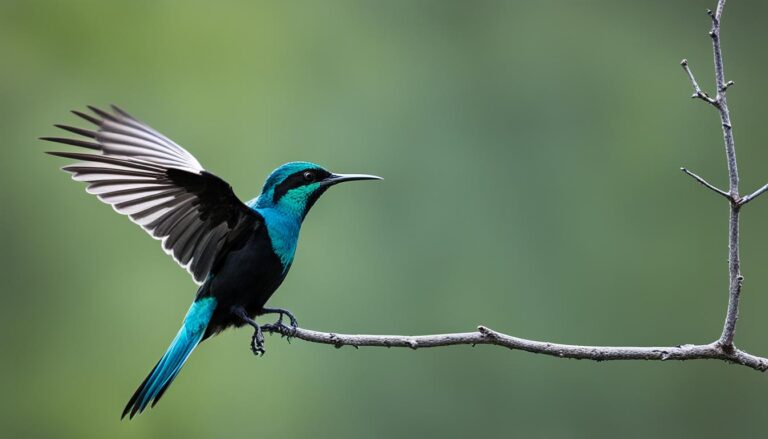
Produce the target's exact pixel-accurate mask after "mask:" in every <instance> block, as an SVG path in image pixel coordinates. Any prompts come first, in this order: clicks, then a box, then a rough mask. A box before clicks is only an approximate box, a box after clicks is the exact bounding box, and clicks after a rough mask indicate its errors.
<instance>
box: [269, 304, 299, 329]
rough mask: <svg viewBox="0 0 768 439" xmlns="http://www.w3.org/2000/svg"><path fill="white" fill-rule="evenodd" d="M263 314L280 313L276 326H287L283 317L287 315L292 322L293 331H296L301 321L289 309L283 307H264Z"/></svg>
mask: <svg viewBox="0 0 768 439" xmlns="http://www.w3.org/2000/svg"><path fill="white" fill-rule="evenodd" d="M262 314H279V317H278V318H277V322H276V323H275V324H274V326H285V325H284V324H283V317H284V316H287V317H288V320H289V321H290V322H291V330H292V332H296V328H298V327H299V321H298V320H296V317H295V316H294V315H293V313H291V312H290V311H288V310H287V309H282V308H264V309H263V310H262Z"/></svg>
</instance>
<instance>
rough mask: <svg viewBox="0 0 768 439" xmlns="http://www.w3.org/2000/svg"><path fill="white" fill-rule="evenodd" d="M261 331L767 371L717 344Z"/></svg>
mask: <svg viewBox="0 0 768 439" xmlns="http://www.w3.org/2000/svg"><path fill="white" fill-rule="evenodd" d="M263 328H264V330H265V331H267V332H270V333H278V334H281V335H284V336H288V337H295V338H298V339H300V340H304V341H308V342H312V343H321V344H328V345H332V346H335V347H336V348H341V347H343V346H352V347H355V348H358V347H363V346H374V347H386V348H410V349H420V348H434V347H439V346H455V345H470V346H474V345H481V344H487V345H496V346H502V347H506V348H508V349H511V350H515V351H525V352H531V353H534V354H543V355H549V356H552V357H558V358H571V359H577V360H594V361H613V360H658V361H666V360H680V361H684V360H700V359H711V360H722V361H726V362H729V363H734V364H740V365H742V366H746V367H749V368H752V369H755V370H758V371H760V372H765V371H766V370H768V358H761V357H756V356H754V355H750V354H747V353H745V352H743V351H740V350H738V349H735V348H734V349H731V350H725V349H723V348H722V347H721V346H720V344H719V343H718V342H714V343H710V344H705V345H691V344H686V345H679V346H667V347H628V346H579V345H568V344H558V343H550V342H545V341H535V340H527V339H524V338H518V337H513V336H511V335H507V334H503V333H501V332H497V331H494V330H492V329H490V328H487V327H485V326H479V327H478V328H477V331H475V332H462V333H455V334H434V335H415V336H412V335H361V334H354V335H352V334H336V333H329V332H318V331H312V330H309V329H302V328H296V329H295V330H294V329H292V328H289V327H287V326H283V325H265V326H264V327H263Z"/></svg>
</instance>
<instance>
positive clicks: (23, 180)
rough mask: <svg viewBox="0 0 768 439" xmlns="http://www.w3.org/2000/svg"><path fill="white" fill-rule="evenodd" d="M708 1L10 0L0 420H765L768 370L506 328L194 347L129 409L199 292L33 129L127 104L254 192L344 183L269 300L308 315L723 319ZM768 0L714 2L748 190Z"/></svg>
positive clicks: (420, 327)
mask: <svg viewBox="0 0 768 439" xmlns="http://www.w3.org/2000/svg"><path fill="white" fill-rule="evenodd" d="M714 3H715V1H714V0H707V1H699V0H696V1H693V0H690V1H676V2H669V1H661V0H657V1H645V2H634V1H618V2H617V1H608V0H605V1H580V2H579V1H565V0H563V1H539V2H530V1H528V2H523V1H506V2H503V1H472V2H470V1H463V2H458V1H416V2H411V1H408V2H374V1H363V2H360V1H344V2H340V1H336V2H316V1H306V2H297V1H290V2H246V1H243V2H234V1H233V2H203V1H187V2H182V1H132V2H128V1H123V2H118V1H112V2H103V1H67V2H63V1H9V0H3V1H2V2H0V57H1V58H0V59H2V67H1V68H0V132H1V133H2V137H3V147H2V160H0V167H1V168H2V169H1V171H2V172H0V196H2V204H3V206H5V208H4V209H3V214H2V217H1V218H2V222H1V224H2V235H0V237H1V239H2V241H1V244H2V247H3V250H4V251H3V252H2V254H0V266H1V267H2V273H1V274H2V287H0V288H1V291H2V305H1V306H0V346H1V347H0V349H1V354H0V391H2V398H0V436H2V437H52V438H53V437H56V438H58V437H62V438H63V437H77V438H105V437H109V438H134V437H157V438H164V437H190V438H192V437H278V436H280V437H337V438H357V437H372V438H385V437H469V436H472V437H477V436H479V437H490V436H502V437H505V436H506V437H509V436H519V437H590V438H594V437H618V436H621V437H648V436H688V437H693V436H698V437H717V436H724V435H726V434H727V435H729V436H730V437H734V436H735V437H756V436H758V435H759V434H762V433H764V431H765V428H766V427H767V426H768V421H766V418H765V416H764V414H765V406H764V404H765V401H766V392H767V391H768V377H767V376H765V375H763V374H760V373H757V372H755V371H753V370H750V369H747V368H743V367H737V366H732V365H728V364H725V363H721V362H708V361H696V362H687V363H679V362H672V363H655V362H654V363H650V362H624V363H619V362H613V363H599V364H598V363H591V362H584V361H571V360H558V359H553V358H549V357H542V356H536V355H531V354H527V353H520V352H510V351H507V350H504V349H501V348H494V347H488V346H478V347H475V348H471V347H468V346H461V347H449V348H440V349H432V350H419V351H416V352H413V351H410V350H401V349H391V350H388V349H378V348H367V349H365V348H364V349H360V350H354V349H351V348H344V349H340V350H336V349H333V348H331V347H328V346H322V345H316V344H311V343H306V342H301V341H295V342H293V343H292V344H288V343H286V342H285V340H281V339H279V338H278V337H271V338H268V340H267V343H268V345H267V347H268V351H269V352H268V354H267V355H266V356H265V357H263V358H258V359H257V358H254V357H253V355H252V354H251V352H250V350H249V349H248V343H249V341H250V336H251V332H250V331H248V330H239V331H228V332H226V333H224V334H222V335H221V336H219V337H217V338H216V339H214V340H213V342H209V343H204V344H203V345H202V346H201V347H200V348H199V349H198V350H197V351H196V352H195V353H194V355H193V356H192V357H191V359H190V361H189V363H188V364H187V366H186V367H185V369H184V371H183V373H182V374H181V375H180V376H179V378H178V380H177V381H176V382H175V384H174V386H173V387H172V389H171V391H170V392H168V394H167V395H166V396H165V398H164V399H163V401H162V403H161V404H159V405H158V406H157V407H156V408H155V409H154V410H151V411H149V412H147V413H145V414H144V415H142V416H140V417H139V418H138V419H135V420H133V421H132V422H121V421H120V420H119V414H120V412H121V410H122V408H123V405H124V403H125V402H126V400H127V399H128V397H129V396H130V395H131V394H132V392H133V391H134V389H135V388H136V386H137V385H138V384H139V383H140V382H141V380H142V379H143V378H144V376H145V374H146V373H147V372H148V371H149V370H150V368H151V367H152V365H153V364H154V363H155V361H156V360H157V358H158V357H159V356H160V354H161V353H162V352H163V351H164V349H165V348H166V346H167V344H168V343H169V342H170V340H171V338H172V337H173V335H174V334H175V332H176V330H177V328H178V325H179V324H180V321H181V319H182V317H183V314H184V313H185V311H186V309H187V307H188V304H189V303H190V301H191V300H192V298H193V296H194V291H195V286H194V285H193V283H192V282H191V280H190V278H189V276H188V275H187V274H186V273H185V272H184V271H183V270H181V269H179V268H178V267H177V266H175V264H174V263H173V262H172V261H171V259H170V258H168V257H167V256H166V255H165V254H163V252H162V251H160V249H159V246H158V244H157V242H154V241H153V240H152V239H150V238H149V237H147V236H146V235H145V234H144V232H142V231H141V230H140V229H139V228H138V227H136V226H134V225H132V224H130V223H129V221H128V220H127V219H126V218H123V217H121V216H119V215H116V214H115V213H114V212H112V210H111V209H110V208H109V207H107V206H105V205H102V204H101V203H99V202H98V201H97V200H96V199H94V198H93V197H89V196H88V195H86V194H85V193H84V191H83V189H84V188H83V185H82V184H77V183H74V182H70V181H69V179H68V177H67V176H66V175H65V174H63V173H61V172H59V171H58V167H59V166H60V165H62V163H63V162H62V161H61V160H59V159H56V158H52V157H48V156H44V155H43V154H42V151H43V150H46V149H49V148H52V147H53V146H51V145H45V144H43V143H42V142H40V141H37V140H35V139H36V138H37V137H38V136H42V135H52V134H56V131H57V130H55V129H54V128H52V127H51V125H52V124H53V123H77V121H76V120H75V118H74V117H73V116H71V115H69V114H67V111H68V110H70V109H72V108H82V107H83V105H85V104H96V105H106V104H109V103H117V104H119V105H121V106H122V107H124V108H125V109H126V110H128V111H130V112H132V113H134V114H135V115H136V116H138V117H139V118H141V119H143V120H145V121H147V122H149V123H150V124H151V125H152V126H154V127H155V128H157V129H158V130H160V131H161V132H163V133H165V134H166V135H168V136H169V137H171V138H173V139H174V140H176V141H177V142H178V143H180V144H181V145H184V146H185V147H186V148H188V149H189V150H190V151H191V152H193V153H194V154H195V155H196V156H197V157H198V158H199V160H200V161H201V162H202V163H203V164H204V165H205V166H206V167H207V168H208V169H210V170H212V171H213V172H216V173H217V174H219V175H221V176H222V177H224V178H226V179H227V180H228V181H229V182H231V183H232V184H233V186H234V187H235V188H236V192H237V193H238V194H239V195H240V196H241V197H242V198H245V199H249V198H250V197H252V196H255V195H256V194H257V193H258V191H259V189H260V187H261V184H262V182H263V179H264V177H265V176H266V175H267V173H268V172H269V171H270V170H272V169H273V168H275V167H276V166H278V165H279V164H281V163H283V162H286V161H290V160H297V159H302V160H311V161H316V162H319V163H321V164H324V165H326V166H327V167H329V168H330V169H333V170H337V171H340V172H367V173H375V174H379V175H382V176H384V177H385V178H386V180H385V181H384V182H382V183H376V184H373V183H370V184H354V185H349V186H344V187H339V188H337V189H334V190H333V191H330V192H329V193H328V194H327V195H326V196H325V197H324V198H323V200H322V201H321V202H320V203H318V205H317V206H316V207H315V209H314V210H313V212H312V213H311V214H310V215H309V221H308V222H307V224H306V225H305V227H304V230H303V234H302V239H301V241H302V242H301V244H300V246H299V247H300V249H299V251H298V254H297V259H296V262H295V264H294V269H293V271H292V273H291V275H290V276H289V277H288V279H287V281H286V282H285V283H284V285H283V287H282V288H281V290H280V291H279V292H278V294H277V295H276V296H275V297H274V298H273V300H272V301H271V302H270V303H271V304H272V305H274V306H282V307H286V308H288V309H290V310H292V311H294V312H295V313H296V315H297V316H298V317H299V319H300V321H301V323H302V325H304V326H305V327H308V328H313V329H318V330H327V331H336V332H351V333H405V334H422V333H424V334H426V333H436V332H452V331H467V330H471V329H472V328H474V327H475V326H476V325H477V324H486V325H489V326H491V327H493V328H495V329H497V330H500V331H504V332H508V333H510V334H514V335H518V336H523V337H529V338H535V339H544V340H550V341H559V342H569V343H581V344H617V345H657V344H666V345H672V344H680V343H703V342H709V341H711V340H713V339H715V338H716V337H717V336H718V335H719V333H720V328H721V324H722V319H723V316H724V312H725V305H726V287H727V285H726V283H727V282H726V281H727V273H726V268H727V267H726V221H727V216H728V215H727V208H726V205H725V203H724V202H723V201H722V200H720V199H718V198H717V197H716V196H714V195H713V194H711V193H709V192H707V191H706V190H704V189H702V188H700V187H698V186H697V185H696V184H695V183H694V182H693V181H691V180H690V179H689V178H687V177H685V176H683V175H682V174H681V173H680V172H679V170H678V167H679V166H683V165H685V166H688V167H690V168H691V169H692V170H694V171H696V172H699V173H701V174H702V175H704V176H706V177H707V178H709V179H710V180H711V181H713V182H714V183H716V184H719V185H721V186H725V185H726V170H725V160H724V154H723V151H722V150H723V148H722V140H721V133H720V127H719V123H718V119H717V116H716V113H715V112H714V111H713V110H712V109H711V108H707V106H706V105H704V104H703V103H701V102H697V101H692V100H691V99H689V98H688V97H689V96H690V93H691V87H690V84H689V83H688V80H687V78H686V77H685V75H684V73H683V71H682V70H681V68H680V66H679V61H680V59H681V58H683V57H687V58H688V59H689V60H690V62H691V66H692V68H693V69H694V72H695V73H696V74H697V76H698V78H699V80H700V82H701V83H702V85H703V86H706V89H708V90H712V86H711V83H712V81H711V76H712V62H711V47H710V41H709V38H708V37H707V35H706V33H707V31H708V26H709V23H708V18H707V17H706V15H705V14H704V10H705V8H707V7H714ZM766 13H768V3H766V2H760V1H756V0H755V1H738V2H737V1H733V2H730V4H729V5H728V7H727V9H726V13H725V18H724V25H723V30H722V32H723V44H724V50H725V60H726V70H727V77H728V78H727V79H733V80H734V81H735V82H736V86H735V87H734V88H733V89H732V90H731V92H730V93H729V98H730V99H729V102H730V104H731V107H732V117H733V121H734V127H735V136H736V145H737V149H738V153H739V158H740V160H741V161H740V163H739V164H740V170H741V172H742V188H743V189H742V191H743V192H748V191H751V190H753V189H754V188H756V187H758V186H759V185H762V184H763V183H765V182H766V181H768V165H767V164H766V163H768V150H767V148H766V142H765V140H764V139H765V137H766V121H765V102H766V101H768V89H766V87H764V85H765V77H766V74H768V51H766V50H765V49H764V47H765V43H766V41H768V27H766V26H765V17H766ZM767 219H768V199H762V200H760V201H758V202H756V203H755V204H753V205H750V206H749V208H747V209H745V211H744V215H743V238H744V239H743V246H742V254H743V270H744V275H745V277H746V281H745V285H744V296H743V309H742V313H741V319H740V321H739V328H738V334H737V343H738V345H739V346H740V347H743V348H745V349H748V350H750V351H753V352H754V353H756V354H763V355H766V354H768V336H766V331H768V323H766V322H765V316H766V315H768V271H766V270H765V269H764V267H765V266H766V263H768V229H766V228H765V226H764V225H765V222H766V220H767Z"/></svg>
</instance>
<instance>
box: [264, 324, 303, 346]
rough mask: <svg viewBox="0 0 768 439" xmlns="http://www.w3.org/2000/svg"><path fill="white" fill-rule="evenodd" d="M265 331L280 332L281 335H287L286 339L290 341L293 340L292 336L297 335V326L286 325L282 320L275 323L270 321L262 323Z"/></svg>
mask: <svg viewBox="0 0 768 439" xmlns="http://www.w3.org/2000/svg"><path fill="white" fill-rule="evenodd" d="M261 328H262V329H263V330H264V331H266V332H269V333H270V334H273V333H275V332H277V333H279V334H280V335H281V336H283V337H286V340H288V343H290V342H291V337H293V336H294V335H296V328H297V327H296V326H293V325H292V326H286V325H285V323H283V322H281V321H279V320H278V321H277V322H275V323H268V324H266V325H262V327H261Z"/></svg>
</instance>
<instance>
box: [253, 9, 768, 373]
mask: <svg viewBox="0 0 768 439" xmlns="http://www.w3.org/2000/svg"><path fill="white" fill-rule="evenodd" d="M724 6H725V0H719V1H718V4H717V9H716V10H715V12H712V11H707V13H708V14H709V16H710V18H711V19H712V29H711V31H710V36H711V37H712V45H713V53H714V60H715V81H716V89H717V90H718V93H717V96H716V97H715V98H711V97H709V96H708V95H707V94H706V93H704V92H703V91H701V88H700V87H699V84H698V83H697V82H696V79H695V78H694V76H693V73H692V72H691V70H690V68H689V67H688V61H686V60H683V61H682V63H681V64H682V66H683V69H684V70H685V72H686V73H687V74H688V77H689V79H690V80H691V84H693V88H694V95H693V97H695V98H699V99H703V100H704V101H706V102H708V103H710V104H712V105H713V106H714V107H715V108H716V109H717V110H718V112H719V114H720V120H721V125H722V129H723V139H724V142H725V152H726V159H727V163H728V176H729V187H728V192H725V191H723V190H721V189H718V188H717V187H715V186H713V185H711V184H710V183H708V182H707V181H706V180H704V179H703V178H701V177H699V176H698V175H696V174H694V173H693V172H690V171H688V170H687V169H686V168H681V170H682V171H683V172H684V173H686V174H687V175H689V176H691V177H693V178H694V179H695V180H696V181H698V182H699V183H700V184H702V185H704V186H705V187H707V188H708V189H710V190H712V191H714V192H715V193H717V194H719V195H722V196H723V197H725V198H727V199H728V200H729V201H730V203H729V204H730V221H729V223H728V224H729V225H728V249H729V250H728V272H729V287H728V291H729V294H728V311H727V313H726V319H725V324H724V325H723V332H722V334H721V336H720V338H719V339H718V340H717V341H714V342H712V343H709V344H703V345H692V344H684V345H678V346H669V347H631V346H580V345H567V344H558V343H550V342H545V341H535V340H527V339H523V338H518V337H513V336H511V335H507V334H503V333H501V332H497V331H494V330H492V329H490V328H487V327H485V326H479V327H478V328H477V331H475V332H463V333H456V334H435V335H419V336H407V335H350V334H336V333H327V332H318V331H312V330H309V329H302V328H289V327H286V326H283V325H281V324H272V325H264V326H263V329H264V331H267V332H270V333H278V334H281V335H283V336H288V337H296V338H298V339H301V340H305V341H308V342H313V343H322V344H329V345H333V346H335V347H337V348H341V347H342V346H353V347H355V348H358V347H361V346H378V347H387V348H392V347H406V348H411V349H419V348H429V347H438V346H453V345H471V346H474V345H479V344H487V345H496V346H502V347H506V348H508V349H511V350H519V351H525V352H531V353H536V354H543V355H549V356H553V357H558V358H572V359H580V360H594V361H609V360H658V361H665V360H681V361H682V360H697V359H712V360H721V361H726V362H729V363H735V364H740V365H743V366H746V367H750V368H752V369H755V370H758V371H761V372H764V371H766V370H768V358H762V357H757V356H754V355H751V354H748V353H746V352H744V351H741V350H739V349H737V348H736V347H735V346H734V344H733V337H734V334H735V329H736V320H737V318H738V312H739V298H740V294H741V285H742V281H743V277H742V275H741V271H740V268H739V212H740V208H741V206H743V205H744V204H746V203H748V202H749V201H751V200H753V199H754V198H756V197H758V196H759V195H760V194H762V193H763V192H767V191H768V184H766V185H765V186H763V187H761V188H760V189H758V190H757V191H755V192H754V193H752V194H750V195H748V196H746V197H744V198H739V174H738V169H737V166H736V149H735V146H734V141H733V128H732V126H731V119H730V114H729V112H728V103H727V101H726V96H725V94H726V91H727V90H728V88H729V87H730V86H731V85H733V82H732V81H729V82H727V83H726V82H725V79H724V78H725V74H724V71H723V56H722V52H721V49H720V22H721V19H722V14H723V8H724Z"/></svg>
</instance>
